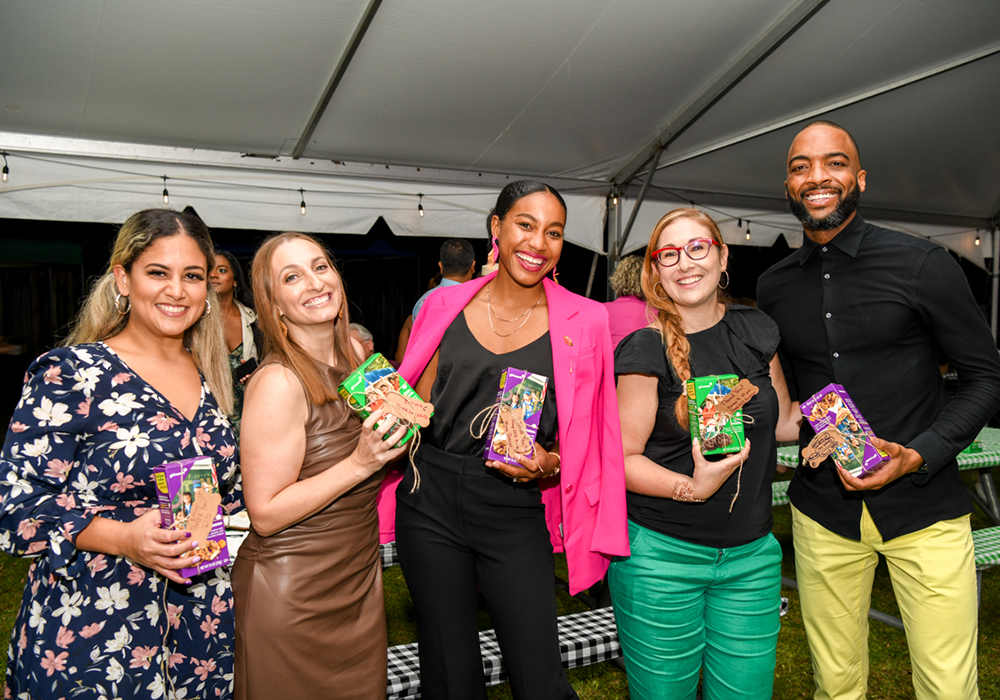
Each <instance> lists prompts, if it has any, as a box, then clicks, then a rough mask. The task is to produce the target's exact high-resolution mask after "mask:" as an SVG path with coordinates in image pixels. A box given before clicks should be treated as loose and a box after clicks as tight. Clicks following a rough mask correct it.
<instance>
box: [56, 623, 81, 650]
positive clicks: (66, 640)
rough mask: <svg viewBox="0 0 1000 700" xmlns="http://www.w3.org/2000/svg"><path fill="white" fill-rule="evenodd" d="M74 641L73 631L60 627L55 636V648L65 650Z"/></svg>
mask: <svg viewBox="0 0 1000 700" xmlns="http://www.w3.org/2000/svg"><path fill="white" fill-rule="evenodd" d="M75 641H76V635H75V634H73V630H69V629H66V628H65V627H60V628H59V632H58V633H57V634H56V646H57V647H59V648H61V649H66V648H68V647H69V645H70V644H72V643H73V642H75Z"/></svg>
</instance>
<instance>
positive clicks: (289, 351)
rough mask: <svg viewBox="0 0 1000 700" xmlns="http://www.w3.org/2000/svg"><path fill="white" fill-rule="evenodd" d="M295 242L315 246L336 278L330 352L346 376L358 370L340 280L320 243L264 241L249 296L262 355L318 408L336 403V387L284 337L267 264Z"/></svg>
mask: <svg viewBox="0 0 1000 700" xmlns="http://www.w3.org/2000/svg"><path fill="white" fill-rule="evenodd" d="M296 239H302V240H306V241H310V242H312V243H315V244H316V246H317V247H318V248H319V249H320V251H322V253H323V255H324V256H325V257H326V261H327V263H329V265H330V269H331V270H333V271H334V272H336V274H337V278H338V279H339V280H340V289H341V295H340V296H341V302H340V303H341V306H340V314H342V315H338V317H337V319H336V320H334V321H333V323H334V330H333V346H334V348H333V349H334V352H335V353H336V356H337V365H338V366H339V367H344V368H346V371H347V372H352V371H354V370H355V369H357V367H358V358H357V357H356V356H355V354H354V351H353V348H352V346H351V331H350V323H351V319H350V316H349V313H348V310H347V289H346V288H345V286H344V278H343V277H341V276H340V272H339V271H337V266H336V265H335V264H334V261H333V256H332V255H330V251H328V250H327V249H326V246H324V245H323V244H322V242H320V241H319V240H318V239H316V238H313V237H312V236H309V235H307V234H304V233H291V232H289V233H276V234H274V235H273V236H270V237H269V238H268V239H267V240H265V241H264V242H263V243H262V244H261V246H260V248H258V249H257V253H256V254H255V255H254V256H253V267H252V271H251V277H252V279H253V296H254V299H255V300H256V302H257V309H256V311H257V325H258V327H259V328H260V332H261V333H262V334H263V336H264V353H265V354H269V353H270V354H273V355H274V356H275V357H276V358H277V360H278V361H279V362H280V363H281V364H283V365H284V366H285V367H288V368H289V369H290V370H292V372H294V373H295V375H296V376H297V377H298V378H299V381H301V382H302V386H303V388H304V389H305V391H306V396H307V397H308V398H309V402H310V403H312V404H314V405H316V406H322V405H323V404H325V403H328V402H330V401H337V400H339V399H340V394H338V393H337V387H335V386H330V383H329V382H328V380H327V378H326V374H325V373H324V372H322V371H321V370H320V367H319V365H318V364H317V362H316V360H314V359H313V358H312V357H311V356H310V355H309V354H308V353H307V352H306V351H305V349H304V348H303V347H302V346H301V345H299V344H298V343H296V342H295V340H294V339H293V338H292V337H290V336H289V335H288V329H287V327H286V326H285V324H284V322H282V320H281V313H280V312H279V311H278V305H277V303H276V302H275V300H274V279H273V277H272V275H271V261H272V260H273V258H274V252H275V251H276V250H277V249H278V248H279V247H280V246H282V245H283V244H285V243H288V242H289V241H293V240H296Z"/></svg>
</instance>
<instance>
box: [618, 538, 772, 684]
mask: <svg viewBox="0 0 1000 700" xmlns="http://www.w3.org/2000/svg"><path fill="white" fill-rule="evenodd" d="M629 542H630V544H631V548H632V554H631V555H630V556H628V557H620V558H617V559H615V560H614V561H613V562H612V563H611V569H610V571H609V572H608V582H609V584H610V586H611V597H612V600H613V602H614V607H615V621H616V623H617V624H618V638H619V640H620V641H621V645H622V649H623V651H624V653H625V665H626V668H627V669H628V679H629V693H630V696H631V697H632V698H633V700H655V699H663V700H667V699H668V698H669V699H670V700H683V699H685V698H691V699H693V698H694V697H695V693H696V690H697V687H698V673H699V671H703V672H704V681H703V686H702V696H703V697H704V700H735V699H737V698H739V699H751V698H752V699H754V700H757V699H760V700H766V699H767V698H770V697H771V690H772V687H773V684H774V658H775V652H776V649H777V646H778V630H779V628H780V623H779V618H778V609H779V607H780V606H781V595H780V593H781V547H780V545H778V542H777V540H775V539H774V537H773V536H772V535H770V534H768V535H766V536H765V537H762V538H760V539H759V540H756V541H754V542H751V543H750V544H745V545H741V546H739V547H730V548H727V549H715V548H712V547H704V546H702V545H697V544H691V543H690V542H684V541H682V540H678V539H674V538H672V537H667V536H666V535H661V534H659V533H657V532H654V531H652V530H648V529H646V528H644V527H641V526H639V525H636V524H635V523H633V522H631V521H630V522H629Z"/></svg>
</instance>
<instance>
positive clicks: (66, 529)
mask: <svg viewBox="0 0 1000 700" xmlns="http://www.w3.org/2000/svg"><path fill="white" fill-rule="evenodd" d="M60 495H62V494H60ZM70 498H72V496H70ZM74 530H76V527H75V526H74V525H73V523H64V524H63V526H62V533H63V537H65V538H66V539H68V540H70V541H72V540H73V531H74Z"/></svg>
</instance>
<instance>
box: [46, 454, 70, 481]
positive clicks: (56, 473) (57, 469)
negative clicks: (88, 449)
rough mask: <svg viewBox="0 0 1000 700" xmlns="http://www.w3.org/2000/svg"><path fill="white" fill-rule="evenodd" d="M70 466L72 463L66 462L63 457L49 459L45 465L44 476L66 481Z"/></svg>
mask: <svg viewBox="0 0 1000 700" xmlns="http://www.w3.org/2000/svg"><path fill="white" fill-rule="evenodd" d="M72 468H73V463H72V462H67V461H66V460H65V459H50V460H49V461H48V464H47V465H46V469H45V476H47V477H49V478H50V479H58V480H59V481H66V477H67V476H69V470H70V469H72Z"/></svg>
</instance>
